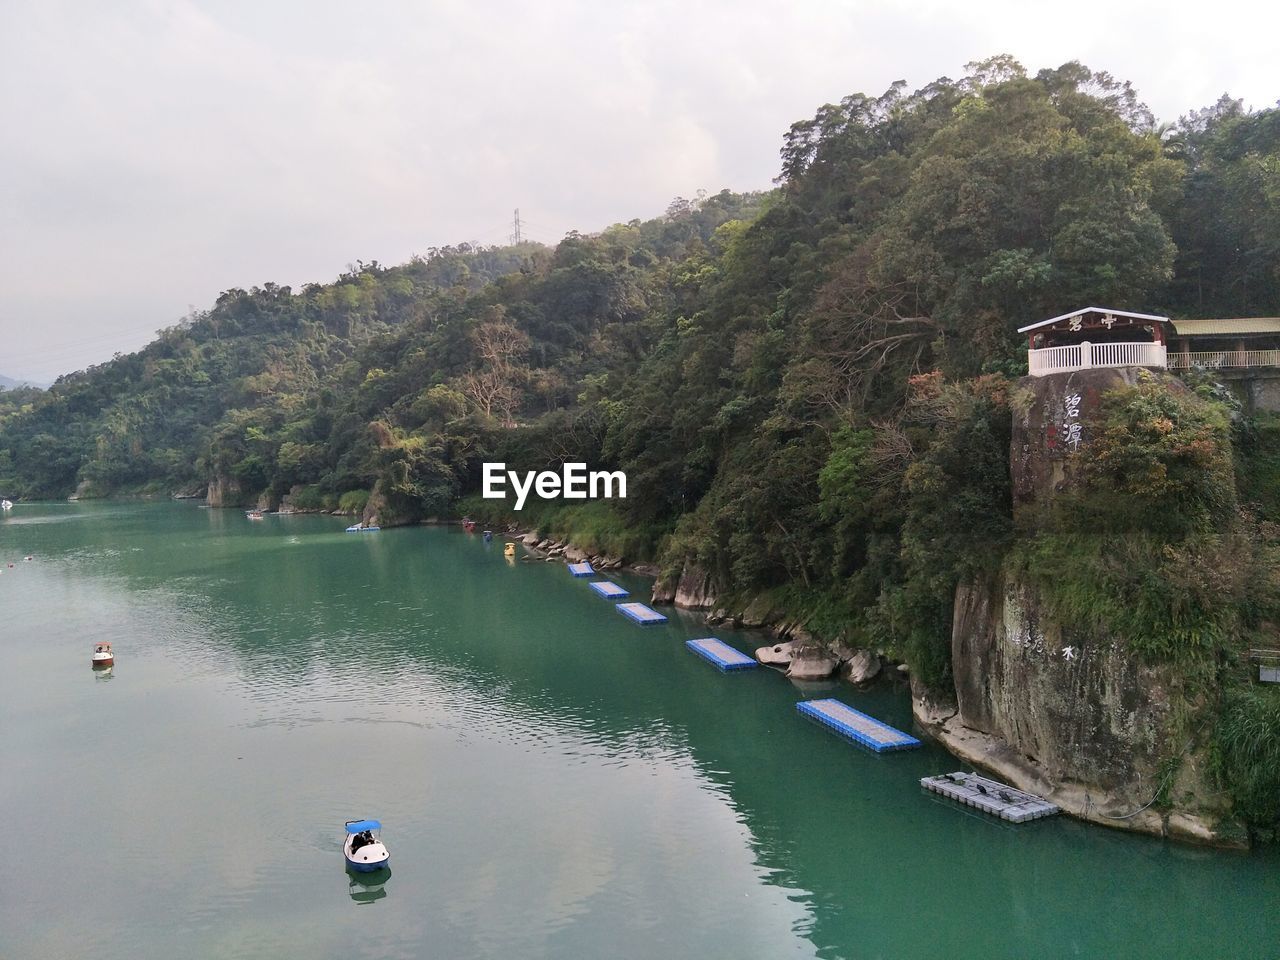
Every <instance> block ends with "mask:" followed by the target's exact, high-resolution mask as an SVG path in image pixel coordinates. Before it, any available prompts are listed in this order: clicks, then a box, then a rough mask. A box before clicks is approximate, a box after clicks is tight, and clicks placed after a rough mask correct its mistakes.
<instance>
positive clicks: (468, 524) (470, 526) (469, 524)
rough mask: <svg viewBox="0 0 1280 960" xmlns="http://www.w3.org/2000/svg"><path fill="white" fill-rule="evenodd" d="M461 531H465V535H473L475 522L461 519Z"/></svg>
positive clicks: (467, 518)
mask: <svg viewBox="0 0 1280 960" xmlns="http://www.w3.org/2000/svg"><path fill="white" fill-rule="evenodd" d="M462 529H463V530H465V531H467V533H475V532H476V522H475V521H474V520H472V519H471V518H470V517H463V518H462Z"/></svg>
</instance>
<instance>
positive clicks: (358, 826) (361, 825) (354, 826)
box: [347, 820, 382, 833]
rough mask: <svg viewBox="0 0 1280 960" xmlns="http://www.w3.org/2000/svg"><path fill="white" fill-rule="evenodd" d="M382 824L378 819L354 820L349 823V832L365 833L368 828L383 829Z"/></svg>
mask: <svg viewBox="0 0 1280 960" xmlns="http://www.w3.org/2000/svg"><path fill="white" fill-rule="evenodd" d="M381 829H382V824H380V823H379V822H378V821H377V820H353V821H352V822H351V823H348V824H347V833H364V832H365V831H366V830H381Z"/></svg>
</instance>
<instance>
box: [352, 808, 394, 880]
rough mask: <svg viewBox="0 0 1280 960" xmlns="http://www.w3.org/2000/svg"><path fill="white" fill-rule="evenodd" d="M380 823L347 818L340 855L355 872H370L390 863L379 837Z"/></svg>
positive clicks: (389, 855) (388, 855) (389, 857)
mask: <svg viewBox="0 0 1280 960" xmlns="http://www.w3.org/2000/svg"><path fill="white" fill-rule="evenodd" d="M380 830H382V824H381V823H379V822H378V821H377V820H348V821H347V836H346V839H344V840H343V841H342V855H343V857H345V858H346V861H347V867H348V868H349V869H351V870H355V871H356V872H357V873H372V872H373V871H374V870H380V869H382V868H383V867H385V866H387V865H388V864H390V863H391V854H389V853H387V848H386V846H385V845H384V844H383V842H382V840H380V839H379V837H378V833H379V831H380Z"/></svg>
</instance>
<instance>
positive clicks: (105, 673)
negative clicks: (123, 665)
mask: <svg viewBox="0 0 1280 960" xmlns="http://www.w3.org/2000/svg"><path fill="white" fill-rule="evenodd" d="M90 669H91V670H93V679H95V680H110V679H111V677H112V675H113V671H114V670H115V667H91V668H90Z"/></svg>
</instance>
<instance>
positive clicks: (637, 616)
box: [614, 603, 667, 623]
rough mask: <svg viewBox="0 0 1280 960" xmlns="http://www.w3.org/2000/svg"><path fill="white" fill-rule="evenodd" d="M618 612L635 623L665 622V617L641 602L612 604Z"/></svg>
mask: <svg viewBox="0 0 1280 960" xmlns="http://www.w3.org/2000/svg"><path fill="white" fill-rule="evenodd" d="M614 606H615V607H617V609H618V612H619V613H620V614H622V615H623V616H625V617H629V618H630V619H632V620H634V621H635V622H636V623H666V622H667V618H666V617H664V616H663V615H662V614H660V613H659V612H658V611H657V610H654V609H653V608H652V607H646V606H645V605H644V604H643V603H618V604H614Z"/></svg>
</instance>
